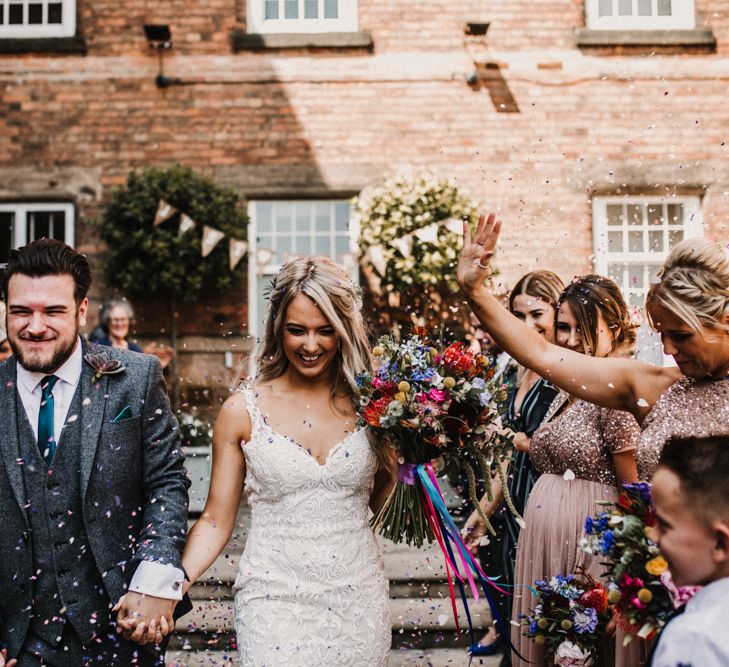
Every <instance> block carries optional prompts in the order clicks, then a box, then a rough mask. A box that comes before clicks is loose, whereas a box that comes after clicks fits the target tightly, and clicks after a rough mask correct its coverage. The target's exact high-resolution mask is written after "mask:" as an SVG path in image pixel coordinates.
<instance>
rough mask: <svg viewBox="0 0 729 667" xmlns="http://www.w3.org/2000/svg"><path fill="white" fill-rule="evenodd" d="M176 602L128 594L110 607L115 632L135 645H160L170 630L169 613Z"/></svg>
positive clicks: (170, 618) (172, 624) (138, 594)
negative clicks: (114, 612) (113, 613)
mask: <svg viewBox="0 0 729 667" xmlns="http://www.w3.org/2000/svg"><path fill="white" fill-rule="evenodd" d="M176 604H177V600H168V599H167V598H158V597H154V596H152V595H142V594H141V593H134V592H130V593H127V594H126V595H124V596H122V597H121V598H120V599H119V602H117V603H116V605H115V606H114V609H113V611H116V612H117V616H116V630H117V632H118V633H120V634H121V635H122V636H123V637H124V639H130V640H131V641H134V642H136V643H137V644H140V645H144V644H147V643H155V644H160V643H162V640H163V639H164V637H165V636H166V635H168V634H169V633H170V632H172V630H174V627H175V625H174V621H173V620H172V612H173V611H174V609H175V605H176Z"/></svg>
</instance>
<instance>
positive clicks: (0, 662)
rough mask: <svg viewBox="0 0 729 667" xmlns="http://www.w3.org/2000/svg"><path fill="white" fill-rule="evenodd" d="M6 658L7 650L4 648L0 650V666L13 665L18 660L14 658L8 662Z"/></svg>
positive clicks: (9, 666) (7, 666) (10, 666)
mask: <svg viewBox="0 0 729 667" xmlns="http://www.w3.org/2000/svg"><path fill="white" fill-rule="evenodd" d="M7 659H8V650H7V649H5V648H4V649H2V650H1V651H0V667H15V665H17V664H18V661H17V660H16V659H15V658H13V659H12V660H10V661H9V662H6V661H7Z"/></svg>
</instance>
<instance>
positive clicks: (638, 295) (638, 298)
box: [628, 292, 645, 308]
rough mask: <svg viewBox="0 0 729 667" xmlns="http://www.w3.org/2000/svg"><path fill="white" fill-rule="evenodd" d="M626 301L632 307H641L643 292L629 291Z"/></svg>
mask: <svg viewBox="0 0 729 667" xmlns="http://www.w3.org/2000/svg"><path fill="white" fill-rule="evenodd" d="M628 303H629V304H630V306H631V307H632V308H642V307H643V304H644V303H645V294H644V293H643V292H631V293H630V298H629V299H628Z"/></svg>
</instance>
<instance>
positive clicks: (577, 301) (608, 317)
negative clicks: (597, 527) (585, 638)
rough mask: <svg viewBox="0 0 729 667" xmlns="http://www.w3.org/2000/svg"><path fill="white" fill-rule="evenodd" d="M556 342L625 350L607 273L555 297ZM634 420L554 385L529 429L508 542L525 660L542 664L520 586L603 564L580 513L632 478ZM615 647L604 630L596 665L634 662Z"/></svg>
mask: <svg viewBox="0 0 729 667" xmlns="http://www.w3.org/2000/svg"><path fill="white" fill-rule="evenodd" d="M556 339H557V343H558V345H560V346H561V347H564V348H566V349H569V350H572V351H574V352H577V353H579V354H584V355H589V356H593V357H620V356H624V355H626V354H630V353H631V351H632V348H633V346H634V343H635V325H633V324H632V323H631V322H630V316H629V313H628V309H627V307H626V305H625V302H624V300H623V297H622V295H621V294H620V289H619V288H618V286H617V285H616V284H615V283H614V282H613V281H612V280H609V279H608V278H603V277H601V276H595V275H589V276H584V277H582V278H579V279H577V280H575V282H573V283H572V284H571V285H570V286H569V287H567V288H566V289H565V290H564V292H562V295H561V297H560V300H559V307H558V311H557V334H556ZM639 437H640V430H639V428H638V424H637V423H636V421H635V419H634V418H633V416H632V415H630V414H629V413H627V412H622V411H618V410H610V409H607V408H600V407H597V406H596V405H593V404H591V403H587V402H585V401H582V400H575V399H574V398H573V397H572V396H570V395H569V394H567V393H566V392H561V393H560V394H559V396H557V398H556V399H555V400H554V402H553V403H552V405H551V406H550V408H549V411H548V412H547V415H546V417H545V419H544V421H543V422H542V424H541V426H540V427H539V428H538V429H537V430H536V432H535V433H534V435H533V437H532V440H531V445H530V447H529V455H530V457H531V459H532V464H533V465H534V467H535V468H536V470H537V471H538V472H539V473H540V476H539V479H538V480H537V482H536V484H535V485H534V488H533V489H532V492H531V495H530V496H529V502H528V504H527V507H526V512H525V514H524V522H525V527H524V528H523V529H522V531H521V534H520V535H519V542H518V544H517V549H516V554H517V556H516V576H515V581H516V583H517V585H518V586H519V588H517V589H515V591H514V612H513V614H512V624H515V625H513V626H512V642H513V643H514V646H516V647H517V650H518V651H519V653H520V654H521V655H522V656H524V658H526V660H527V662H523V661H521V660H518V659H515V663H516V664H517V665H525V664H529V663H531V664H546V663H545V658H544V650H543V647H540V646H537V645H536V644H534V643H533V642H532V641H531V640H529V639H527V638H526V637H525V636H524V635H523V628H521V627H519V625H518V624H519V623H520V621H521V619H522V618H523V616H525V615H526V614H528V612H529V610H530V608H531V607H533V606H534V598H533V597H532V596H531V594H530V593H529V592H528V589H527V588H525V587H526V586H530V585H532V584H533V583H534V581H536V580H538V579H546V580H549V579H550V578H551V577H552V576H555V575H558V574H572V573H573V572H575V570H576V569H577V568H578V567H584V568H585V569H586V570H587V571H588V572H589V573H590V574H591V575H592V576H593V577H594V578H595V579H599V577H600V575H601V574H602V572H603V566H602V565H601V563H600V562H599V559H598V558H593V557H591V556H589V555H588V554H587V553H585V552H584V551H582V550H581V549H580V547H579V542H580V539H581V538H582V536H583V534H584V529H583V526H584V521H585V517H586V516H587V515H590V514H593V513H594V512H595V509H596V502H597V501H608V502H610V501H614V500H616V499H617V495H618V493H617V488H618V484H622V483H626V482H635V481H637V479H638V473H637V469H636V465H635V447H636V443H637V442H638V439H639ZM618 639H619V640H620V642H619V644H618V647H619V648H617V649H616V641H615V638H614V637H608V638H606V640H605V642H604V644H605V645H604V647H603V648H602V651H601V661H600V664H601V665H605V666H608V665H610V666H612V665H619V666H621V665H626V666H628V665H631V666H632V665H636V664H637V661H638V653H636V651H635V649H636V648H639V647H637V646H636V645H635V644H632V645H630V646H629V647H627V648H626V649H624V648H622V636H620V637H618Z"/></svg>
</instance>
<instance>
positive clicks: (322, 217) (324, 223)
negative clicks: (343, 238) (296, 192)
mask: <svg viewBox="0 0 729 667" xmlns="http://www.w3.org/2000/svg"><path fill="white" fill-rule="evenodd" d="M329 211H330V206H329V203H328V202H320V203H316V204H314V229H316V231H317V232H328V231H329V230H330V229H331V226H332V221H331V218H330V217H329Z"/></svg>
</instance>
